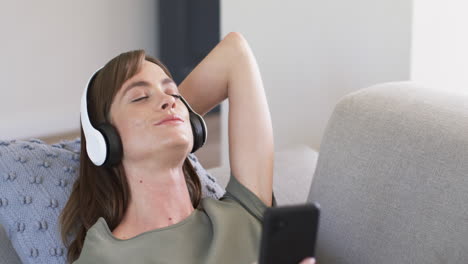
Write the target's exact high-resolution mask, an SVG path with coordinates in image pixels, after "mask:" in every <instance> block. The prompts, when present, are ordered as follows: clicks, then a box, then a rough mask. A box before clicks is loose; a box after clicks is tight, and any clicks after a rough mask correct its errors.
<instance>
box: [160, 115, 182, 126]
mask: <svg viewBox="0 0 468 264" xmlns="http://www.w3.org/2000/svg"><path fill="white" fill-rule="evenodd" d="M171 120H179V121H182V122H184V120H183V119H182V118H180V116H178V115H169V116H167V117H166V118H164V119H162V120H160V121H159V122H157V123H156V124H155V125H156V126H158V125H161V124H162V123H164V122H166V121H171Z"/></svg>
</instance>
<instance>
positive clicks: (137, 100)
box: [132, 96, 148, 103]
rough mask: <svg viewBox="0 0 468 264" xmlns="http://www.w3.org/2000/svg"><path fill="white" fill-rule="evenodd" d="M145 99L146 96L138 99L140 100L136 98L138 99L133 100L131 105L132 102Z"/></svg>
mask: <svg viewBox="0 0 468 264" xmlns="http://www.w3.org/2000/svg"><path fill="white" fill-rule="evenodd" d="M146 98H148V96H143V97H140V98H138V99H135V100H133V101H132V103H133V102H138V101H141V100H143V99H146Z"/></svg>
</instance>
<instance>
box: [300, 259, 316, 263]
mask: <svg viewBox="0 0 468 264" xmlns="http://www.w3.org/2000/svg"><path fill="white" fill-rule="evenodd" d="M299 264H315V259H314V258H305V259H304V260H303V261H301V262H300V263H299Z"/></svg>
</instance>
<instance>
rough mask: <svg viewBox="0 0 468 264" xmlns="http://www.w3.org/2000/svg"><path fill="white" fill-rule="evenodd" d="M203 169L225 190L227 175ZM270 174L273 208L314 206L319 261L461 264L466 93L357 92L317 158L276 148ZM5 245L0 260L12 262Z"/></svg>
mask: <svg viewBox="0 0 468 264" xmlns="http://www.w3.org/2000/svg"><path fill="white" fill-rule="evenodd" d="M317 156H318V162H317V164H315V162H316V159H317ZM208 171H209V172H210V173H212V175H215V176H216V177H217V178H218V181H219V182H220V183H221V184H222V185H223V186H225V183H226V182H227V178H226V176H227V175H229V173H228V172H229V170H228V168H214V169H210V170H208ZM274 171H275V175H274V186H273V187H274V190H275V194H276V196H277V201H278V204H279V205H287V204H295V203H302V202H304V201H306V200H307V201H309V202H318V203H319V204H320V205H321V208H322V211H321V219H320V228H319V233H318V241H317V259H318V262H319V263H336V264H338V263H356V264H357V263H359V264H362V263H383V264H385V263H391V264H395V263H465V264H466V263H468V206H467V205H468V176H467V175H468V94H460V93H455V92H448V91H435V90H431V89H428V88H425V87H420V86H418V85H416V84H414V83H408V82H404V83H387V84H382V85H377V86H373V87H370V88H366V89H362V90H359V91H357V92H354V93H352V94H349V95H347V96H345V97H344V98H343V99H342V100H341V101H340V102H339V103H338V104H337V106H336V108H335V110H334V112H333V114H332V116H331V118H330V120H329V123H328V125H327V128H326V131H325V133H324V137H323V140H322V143H321V146H320V155H317V153H316V152H315V151H313V150H312V149H310V148H308V147H307V146H294V147H291V148H289V149H285V150H281V151H278V152H277V153H275V169H274ZM314 172H315V173H314ZM312 175H313V181H312ZM311 183H312V184H311ZM309 186H311V187H310V192H309ZM7 242H8V241H6V240H5V239H3V240H2V238H1V234H0V262H1V261H2V260H3V261H5V260H6V259H7V257H4V258H3V259H2V256H7V254H9V255H8V256H9V257H11V258H13V259H14V258H15V257H14V254H13V253H14V251H13V252H12V250H11V248H9V245H8V243H7ZM3 254H5V255H3ZM1 263H4V262H1ZM5 263H19V262H14V260H11V262H10V261H9V262H5Z"/></svg>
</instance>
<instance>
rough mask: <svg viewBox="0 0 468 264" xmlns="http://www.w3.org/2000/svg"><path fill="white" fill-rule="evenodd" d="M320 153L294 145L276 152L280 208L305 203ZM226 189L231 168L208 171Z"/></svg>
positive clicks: (275, 181) (275, 185)
mask: <svg viewBox="0 0 468 264" xmlns="http://www.w3.org/2000/svg"><path fill="white" fill-rule="evenodd" d="M317 158H318V153H317V151H315V150H314V149H312V148H310V147H309V146H307V145H293V146H288V147H286V148H284V149H281V150H276V151H275V161H274V168H273V192H274V194H275V198H276V202H277V205H278V206H283V205H293V204H300V203H305V202H306V201H307V196H308V194H309V189H310V185H311V183H312V178H313V176H314V171H315V165H316V164H317ZM208 172H209V173H210V174H212V175H213V176H215V177H216V179H218V183H219V184H220V185H221V186H222V187H225V186H226V185H227V183H228V182H229V177H230V168H229V167H228V166H221V167H217V168H211V169H208Z"/></svg>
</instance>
